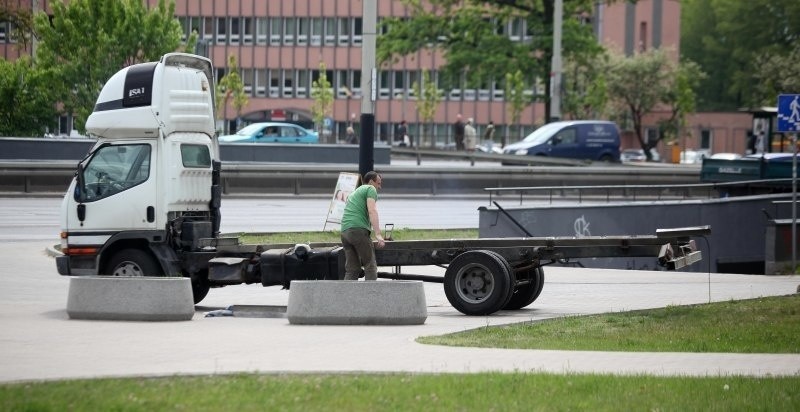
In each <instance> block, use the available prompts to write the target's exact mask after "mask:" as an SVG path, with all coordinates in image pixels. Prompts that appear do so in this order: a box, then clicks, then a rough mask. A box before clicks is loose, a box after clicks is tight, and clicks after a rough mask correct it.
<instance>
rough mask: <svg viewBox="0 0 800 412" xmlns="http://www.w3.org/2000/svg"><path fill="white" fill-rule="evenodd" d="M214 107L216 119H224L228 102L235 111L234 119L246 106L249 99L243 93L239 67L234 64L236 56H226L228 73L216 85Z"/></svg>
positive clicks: (237, 117)
mask: <svg viewBox="0 0 800 412" xmlns="http://www.w3.org/2000/svg"><path fill="white" fill-rule="evenodd" d="M216 89H217V90H216V92H215V94H214V95H215V99H216V102H214V105H215V106H216V108H217V119H223V118H224V117H225V107H227V106H228V102H230V103H231V105H232V106H233V108H234V110H236V119H237V120H238V119H239V116H241V114H242V108H244V107H245V106H247V103H249V99H248V97H247V94H246V93H245V92H244V84H243V83H242V77H241V76H239V66H238V65H237V63H236V56H234V55H230V56H228V71H227V73H225V75H224V76H222V79H220V81H219V82H218V83H217V85H216Z"/></svg>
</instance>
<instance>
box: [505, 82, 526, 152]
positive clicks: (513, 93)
mask: <svg viewBox="0 0 800 412" xmlns="http://www.w3.org/2000/svg"><path fill="white" fill-rule="evenodd" d="M504 85H505V90H504V91H503V93H504V96H505V98H506V101H507V102H508V103H509V104H510V106H511V110H509V114H510V115H511V126H512V127H514V126H518V125H519V118H520V115H521V114H522V110H524V109H525V106H527V105H528V99H527V98H526V97H525V80H524V79H523V76H522V72H521V71H519V70H517V71H516V72H514V73H506V80H505V82H504ZM512 135H513V134H512ZM502 139H503V146H505V145H506V136H503V137H502Z"/></svg>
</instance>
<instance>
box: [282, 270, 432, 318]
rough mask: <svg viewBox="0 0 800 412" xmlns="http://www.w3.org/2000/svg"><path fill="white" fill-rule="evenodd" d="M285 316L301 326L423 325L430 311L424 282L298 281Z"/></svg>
mask: <svg viewBox="0 0 800 412" xmlns="http://www.w3.org/2000/svg"><path fill="white" fill-rule="evenodd" d="M286 315H287V317H288V318H289V323H292V324H299V325H421V324H423V323H425V319H427V318H428V310H427V306H426V303H425V290H424V288H423V285H422V282H421V281H398V280H393V281H369V282H366V281H358V282H357V281H345V280H300V281H298V280H295V281H292V283H291V288H290V290H289V305H288V307H287V309H286Z"/></svg>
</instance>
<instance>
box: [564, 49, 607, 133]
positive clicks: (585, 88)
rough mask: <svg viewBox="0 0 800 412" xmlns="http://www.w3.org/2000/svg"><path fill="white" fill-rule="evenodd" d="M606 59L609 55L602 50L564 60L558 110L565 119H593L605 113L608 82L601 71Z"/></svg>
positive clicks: (605, 114)
mask: <svg viewBox="0 0 800 412" xmlns="http://www.w3.org/2000/svg"><path fill="white" fill-rule="evenodd" d="M607 61H608V55H607V54H605V53H603V54H598V55H596V56H589V58H588V59H577V58H573V59H570V60H567V61H566V62H564V77H563V78H564V81H563V84H564V87H563V88H564V90H562V95H561V106H562V108H561V109H562V111H563V113H564V115H565V116H566V117H567V118H570V119H595V118H602V117H605V116H607V115H608V113H606V112H607V110H606V103H607V102H608V85H607V83H606V75H605V73H603V70H602V68H603V67H605V66H606V63H607Z"/></svg>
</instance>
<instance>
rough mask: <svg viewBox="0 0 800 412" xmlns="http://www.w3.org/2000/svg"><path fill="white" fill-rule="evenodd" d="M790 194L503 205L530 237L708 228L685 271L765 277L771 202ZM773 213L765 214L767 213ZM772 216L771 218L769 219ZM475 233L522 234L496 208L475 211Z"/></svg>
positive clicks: (594, 262) (622, 263)
mask: <svg viewBox="0 0 800 412" xmlns="http://www.w3.org/2000/svg"><path fill="white" fill-rule="evenodd" d="M790 197H791V195H790V194H779V195H763V196H742V197H732V198H724V199H712V200H703V201H700V200H691V201H654V202H635V203H634V202H628V203H613V204H583V205H575V204H562V205H542V206H533V205H531V206H512V205H508V207H505V206H504V205H503V203H502V202H498V204H500V206H501V207H502V208H503V209H505V210H506V211H507V212H508V213H509V214H510V215H511V216H512V217H513V218H514V219H516V220H517V221H518V222H519V223H520V224H521V225H522V226H523V227H525V229H526V230H528V232H530V233H531V234H532V235H533V236H536V237H539V236H578V237H580V236H589V235H591V236H611V235H655V233H656V229H661V228H675V227H686V226H700V225H711V235H710V236H708V245H707V244H706V242H705V241H703V240H702V239H695V241H696V243H697V246H698V248H699V249H700V250H701V251H703V261H702V262H700V263H698V264H695V265H692V266H691V267H689V268H686V269H684V270H686V271H693V272H706V271H708V270H709V263H710V269H711V271H712V272H725V273H764V260H765V232H766V226H767V223H768V221H769V219H770V218H769V217H768V216H767V215H766V214H765V213H764V211H765V210H767V211H772V210H776V208H775V205H774V204H773V203H772V202H773V201H775V200H785V199H787V198H790ZM771 213H772V212H770V214H771ZM773 217H774V216H773ZM479 235H480V237H482V238H485V237H520V236H525V234H524V233H523V232H522V230H521V229H519V228H518V227H517V226H516V225H514V223H513V222H512V221H511V220H510V219H509V218H508V217H507V216H505V215H503V214H502V213H501V212H500V211H499V210H498V209H497V208H495V207H489V208H484V209H482V210H480V212H479ZM580 263H581V264H582V265H584V266H586V267H597V268H623V269H645V270H646V269H654V268H656V267H657V265H656V260H655V259H649V258H634V259H630V258H625V259H621V258H614V259H611V258H602V259H601V258H598V259H582V260H580Z"/></svg>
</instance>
